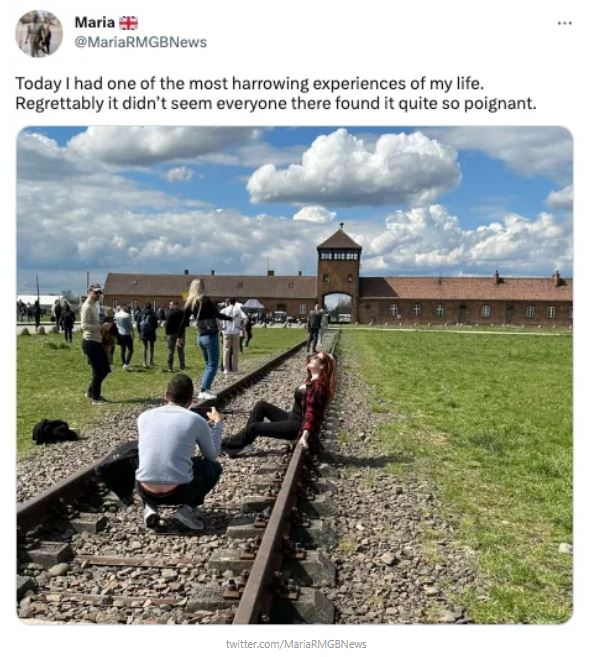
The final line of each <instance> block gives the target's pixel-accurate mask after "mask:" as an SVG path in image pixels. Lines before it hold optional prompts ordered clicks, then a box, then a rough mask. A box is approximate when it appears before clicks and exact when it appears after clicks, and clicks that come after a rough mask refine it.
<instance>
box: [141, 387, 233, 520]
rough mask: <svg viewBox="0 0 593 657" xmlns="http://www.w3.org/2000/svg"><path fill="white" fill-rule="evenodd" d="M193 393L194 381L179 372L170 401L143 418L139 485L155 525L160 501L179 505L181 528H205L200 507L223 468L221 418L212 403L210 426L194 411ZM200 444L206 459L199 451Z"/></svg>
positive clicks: (169, 390)
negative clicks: (200, 455) (199, 455)
mask: <svg viewBox="0 0 593 657" xmlns="http://www.w3.org/2000/svg"><path fill="white" fill-rule="evenodd" d="M193 392H194V386H193V383H192V380H191V379H190V378H189V377H188V376H187V375H186V374H177V375H176V376H174V377H173V378H172V379H171V380H170V381H169V384H168V386H167V391H166V392H165V399H166V401H167V402H168V403H167V404H166V405H165V406H161V407H159V408H153V409H151V410H149V411H145V412H144V413H142V414H141V415H140V416H139V417H138V436H139V442H138V448H139V453H138V458H139V463H138V469H137V470H136V490H137V491H138V494H139V495H140V497H141V498H142V501H143V502H144V522H145V523H146V526H147V527H149V528H151V529H155V528H156V527H158V525H159V523H160V517H159V514H158V507H159V505H168V506H169V505H180V506H179V509H178V510H177V512H176V513H175V515H174V516H173V520H174V522H175V524H176V525H178V526H179V527H180V528H181V529H184V530H190V531H200V530H202V529H204V521H203V520H202V518H201V517H200V513H199V511H198V509H197V508H196V507H198V506H200V504H202V503H203V502H204V497H205V496H206V495H207V494H208V493H209V492H210V491H211V490H212V489H213V488H214V486H215V485H216V482H217V481H218V479H219V477H220V475H221V473H222V467H221V466H220V464H219V463H218V460H217V459H218V452H219V450H220V443H221V441H222V431H223V422H222V417H221V415H220V413H219V412H218V411H217V410H216V409H215V408H214V407H213V408H212V410H211V411H210V412H209V413H207V417H208V419H209V420H210V422H211V423H212V425H213V426H212V428H210V426H209V424H208V422H207V421H206V420H205V419H204V418H203V417H200V415H198V414H197V413H193V412H192V411H190V410H189V407H190V406H191V404H192V397H193ZM196 443H197V445H198V447H199V448H200V452H201V453H202V457H203V458H201V457H198V456H194V450H195V446H196Z"/></svg>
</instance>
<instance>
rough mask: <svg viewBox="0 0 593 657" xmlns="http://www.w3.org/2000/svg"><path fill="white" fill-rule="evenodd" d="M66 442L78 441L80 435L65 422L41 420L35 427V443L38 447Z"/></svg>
mask: <svg viewBox="0 0 593 657" xmlns="http://www.w3.org/2000/svg"><path fill="white" fill-rule="evenodd" d="M65 440H78V434H77V433H76V431H72V429H70V428H69V427H68V423H67V422H64V420H41V422H38V423H37V424H36V425H35V426H34V427H33V442H34V443H35V444H37V445H47V444H50V443H62V442H64V441H65Z"/></svg>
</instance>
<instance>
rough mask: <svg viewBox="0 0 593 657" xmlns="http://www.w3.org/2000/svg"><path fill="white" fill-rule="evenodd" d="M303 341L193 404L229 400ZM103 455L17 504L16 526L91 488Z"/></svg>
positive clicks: (30, 522) (29, 524)
mask: <svg viewBox="0 0 593 657" xmlns="http://www.w3.org/2000/svg"><path fill="white" fill-rule="evenodd" d="M306 344H307V340H301V341H300V342H298V343H297V344H296V345H294V346H293V347H290V349H287V350H286V351H283V352H282V353H281V354H278V355H277V356H274V358H271V359H270V360H269V361H266V362H265V363H263V364H262V365H260V366H259V367H257V368H256V369H254V370H252V371H251V372H247V374H245V376H243V377H241V378H240V379H237V380H236V381H234V382H233V383H231V384H230V385H228V386H227V387H226V388H223V389H222V390H221V391H220V392H219V393H218V394H217V397H216V399H213V400H210V401H203V402H200V403H198V404H196V407H200V408H203V407H207V406H212V405H213V404H220V403H224V402H225V401H228V400H229V399H230V398H231V397H233V396H234V395H236V394H237V393H238V392H240V391H241V390H242V389H243V388H246V387H247V386H249V385H250V384H252V383H254V382H255V381H258V380H259V379H261V378H262V377H263V376H265V375H266V374H267V373H268V372H269V371H270V370H272V369H274V367H276V366H277V365H279V364H280V363H282V362H283V361H285V360H287V359H288V358H290V357H291V356H293V355H294V354H296V353H297V352H298V351H299V350H300V349H302V348H303V347H304V346H306ZM223 413H224V409H223ZM104 458H105V457H102V458H100V459H98V460H96V461H95V462H94V463H92V464H91V465H89V466H87V467H85V468H83V469H81V470H79V471H78V472H75V473H74V474H73V475H71V476H70V477H68V478H67V479H63V480H62V481H59V482H58V483H56V484H54V485H53V486H52V487H51V488H49V489H48V490H46V491H43V492H42V493H40V494H39V495H37V496H36V497H33V498H31V499H30V500H26V501H25V502H21V503H20V504H17V514H16V516H17V527H19V528H20V529H21V530H24V531H26V530H28V529H31V528H32V527H34V526H35V525H38V524H40V523H41V522H42V521H43V519H44V518H45V516H46V515H48V514H49V513H50V512H51V510H52V508H53V507H54V506H55V505H56V504H57V503H58V502H59V501H60V500H65V501H71V500H74V499H76V498H77V497H79V496H80V495H81V494H82V493H84V492H85V491H86V490H88V489H89V488H90V487H91V485H92V482H93V480H94V479H95V469H96V467H97V466H98V465H99V464H100V463H101V462H102V461H103V459H104Z"/></svg>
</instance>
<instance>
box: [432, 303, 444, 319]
mask: <svg viewBox="0 0 593 657" xmlns="http://www.w3.org/2000/svg"><path fill="white" fill-rule="evenodd" d="M434 313H435V315H436V316H437V317H444V316H445V307H444V306H442V305H441V304H439V305H438V306H437V307H436V308H435V309H434Z"/></svg>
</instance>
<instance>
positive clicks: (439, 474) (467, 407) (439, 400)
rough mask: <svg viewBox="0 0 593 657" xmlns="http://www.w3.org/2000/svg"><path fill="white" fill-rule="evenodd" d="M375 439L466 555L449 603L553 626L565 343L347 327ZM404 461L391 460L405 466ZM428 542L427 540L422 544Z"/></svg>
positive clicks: (564, 454) (567, 446) (565, 597)
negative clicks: (417, 484)
mask: <svg viewBox="0 0 593 657" xmlns="http://www.w3.org/2000/svg"><path fill="white" fill-rule="evenodd" d="M341 349H343V350H346V351H348V352H349V353H350V354H351V355H353V356H354V357H355V358H356V360H357V362H358V367H359V373H360V374H361V375H362V377H363V378H364V379H365V380H366V381H367V382H368V383H369V384H370V385H371V389H372V391H373V392H372V408H373V410H375V411H378V412H380V413H381V412H384V413H396V414H397V415H398V416H399V417H398V418H397V421H393V419H392V418H391V419H388V420H386V423H385V424H384V425H382V427H381V429H380V439H381V440H382V442H383V444H384V446H385V447H387V449H388V450H389V451H390V453H391V454H393V455H397V456H398V457H402V456H406V457H409V458H398V459H394V461H398V460H399V461H400V463H399V464H396V465H394V464H391V465H389V466H387V467H388V468H389V469H390V470H391V471H392V472H394V473H397V474H400V475H401V476H403V477H405V476H411V475H413V476H420V477H425V478H426V479H428V480H430V481H433V482H434V483H435V485H436V486H437V488H438V490H439V495H440V499H441V502H442V512H443V514H445V515H447V516H448V517H449V518H450V519H452V520H453V521H454V522H455V524H456V525H457V526H458V540H459V544H460V546H466V547H469V548H471V549H472V550H474V551H475V554H476V558H477V561H478V567H479V582H478V586H476V587H475V588H473V589H471V590H469V589H468V590H467V591H466V593H465V595H464V596H463V599H462V600H460V602H461V603H463V604H465V605H466V606H467V607H468V609H469V611H470V613H471V617H472V618H473V619H474V620H475V621H476V622H479V623H561V622H564V621H566V620H568V618H569V617H570V615H571V611H572V557H571V556H570V555H566V554H560V553H559V551H558V547H559V544H560V543H572V339H571V337H570V335H555V336H541V337H540V336H537V337H536V336H525V335H517V336H505V335H471V334H446V333H442V334H438V333H426V332H376V331H375V332H371V331H349V332H348V331H347V332H345V333H344V334H343V338H342V344H341ZM410 460H411V463H410V464H408V465H404V464H402V463H401V461H410ZM433 538H434V537H433Z"/></svg>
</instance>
